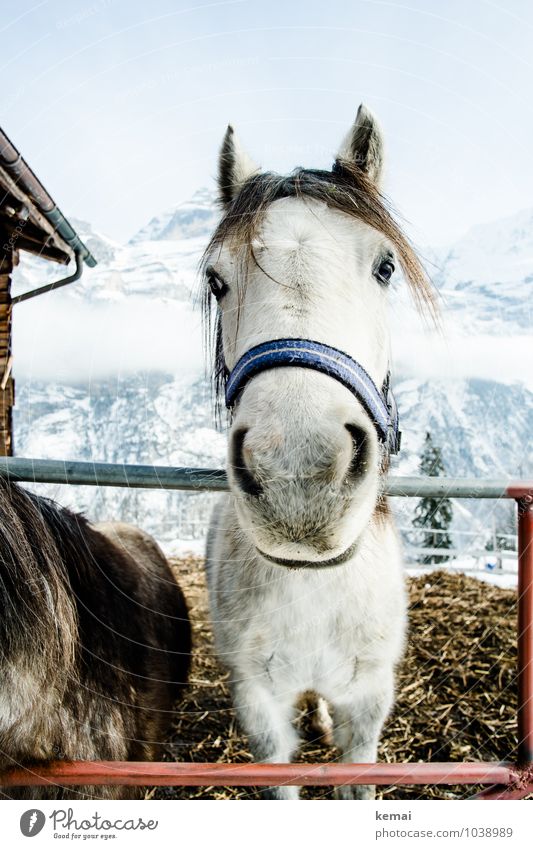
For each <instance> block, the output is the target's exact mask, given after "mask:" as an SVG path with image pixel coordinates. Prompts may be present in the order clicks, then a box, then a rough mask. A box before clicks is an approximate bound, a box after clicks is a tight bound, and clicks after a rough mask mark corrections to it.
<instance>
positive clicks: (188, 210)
mask: <svg viewBox="0 0 533 849" xmlns="http://www.w3.org/2000/svg"><path fill="white" fill-rule="evenodd" d="M219 217H220V211H219V210H218V208H217V205H216V196H215V194H214V193H213V192H211V191H209V189H205V188H203V189H198V191H197V192H195V193H194V195H193V196H192V198H191V199H190V200H188V201H185V202H184V203H180V204H179V205H178V206H176V207H173V208H172V209H170V210H167V212H164V213H163V214H162V215H158V216H156V217H155V218H152V220H151V221H150V222H149V223H148V224H147V225H146V226H145V227H143V228H142V229H141V230H139V231H138V233H136V234H135V235H134V236H133V237H132V238H131V239H130V244H132V245H133V244H137V243H138V242H153V241H171V242H176V241H180V240H183V239H194V238H197V237H205V238H206V240H207V238H209V236H210V235H211V233H212V232H213V230H214V229H215V226H216V224H217V222H218V219H219Z"/></svg>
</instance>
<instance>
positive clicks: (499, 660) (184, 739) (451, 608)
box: [148, 557, 517, 799]
mask: <svg viewBox="0 0 533 849" xmlns="http://www.w3.org/2000/svg"><path fill="white" fill-rule="evenodd" d="M172 566H173V569H174V570H175V574H176V576H177V578H178V580H179V582H180V584H181V586H182V588H183V590H184V592H185V594H186V596H187V600H188V603H189V608H190V615H191V620H192V623H193V638H194V657H193V663H192V669H191V675H190V684H189V686H188V689H187V692H186V694H185V696H184V698H183V699H182V701H181V703H180V704H179V705H178V706H177V713H176V721H175V724H174V728H173V733H172V736H171V738H170V739H169V741H168V744H167V747H166V759H168V760H175V761H197V762H200V761H204V762H205V761H210V762H234V763H246V762H250V761H252V756H251V754H250V752H249V751H248V747H247V742H246V739H245V737H244V736H243V735H242V734H241V733H240V731H239V728H238V726H237V723H236V719H235V713H234V711H233V708H232V706H231V700H230V694H229V690H228V686H227V675H226V673H225V672H224V671H223V670H222V669H221V668H220V666H219V664H218V663H217V660H216V658H215V656H214V653H213V640H212V634H211V629H210V625H209V616H208V610H207V593H206V588H205V581H204V575H203V569H202V561H201V560H200V559H198V558H194V557H190V558H182V559H179V560H178V559H175V560H173V561H172ZM408 586H409V597H410V608H409V622H410V627H409V638H408V647H407V652H406V655H405V658H404V661H403V663H402V665H401V667H400V669H399V670H398V676H397V699H396V705H395V708H394V711H393V713H392V715H391V716H390V718H389V720H388V721H387V724H386V726H385V729H384V731H383V734H382V738H381V745H380V750H379V759H380V760H381V761H387V762H391V761H461V760H466V761H476V760H494V761H499V760H507V759H512V758H513V756H514V751H515V747H516V719H515V717H516V699H517V687H516V645H515V640H516V637H515V633H516V631H515V629H516V624H515V623H516V593H515V592H514V591H513V590H503V589H500V588H498V587H494V586H490V585H488V584H485V583H482V582H480V581H477V580H475V579H473V578H468V577H466V576H463V575H457V574H454V575H450V574H448V573H446V572H443V571H438V572H434V573H432V574H431V575H429V576H427V575H425V576H422V577H419V578H408ZM297 721H298V723H299V725H300V727H301V729H302V733H303V737H304V742H303V744H302V747H301V750H300V754H299V757H298V760H299V761H302V762H309V761H321V762H332V761H335V760H336V759H338V752H337V751H336V750H335V749H334V748H332V747H329V746H327V745H325V744H324V743H323V742H322V741H321V740H319V739H316V732H313V731H312V730H311V727H310V723H309V721H308V717H307V716H306V714H305V711H304V710H302V712H301V715H300V717H299V718H298V720H297ZM472 792H474V791H473V788H468V787H435V788H432V787H403V788H395V787H381V788H378V792H377V795H378V798H386V799H420V798H422V799H427V798H439V799H446V798H463V797H468V796H469V795H471V794H472ZM302 795H303V796H304V797H307V798H331V796H332V788H325V787H322V788H318V787H317V788H308V789H304V791H303V794H302ZM257 797H258V794H257V793H256V791H255V790H254V789H253V788H216V787H205V788H204V787H197V788H196V787H191V788H186V787H185V788H181V787H160V788H153V789H152V790H150V791H149V793H148V798H156V799H169V798H171V799H190V798H195V799H250V798H252V799H253V798H257Z"/></svg>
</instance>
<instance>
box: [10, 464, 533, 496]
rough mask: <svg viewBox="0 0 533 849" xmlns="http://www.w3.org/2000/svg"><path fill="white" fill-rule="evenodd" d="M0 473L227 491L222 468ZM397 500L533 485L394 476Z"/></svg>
mask: <svg viewBox="0 0 533 849" xmlns="http://www.w3.org/2000/svg"><path fill="white" fill-rule="evenodd" d="M0 474H3V475H5V476H6V477H8V478H10V479H12V480H18V481H26V482H32V483H57V484H77V485H83V486H123V487H130V488H132V489H183V490H189V491H194V492H203V491H222V490H227V489H228V481H227V476H226V472H225V471H224V470H223V469H197V468H187V467H172V466H141V465H126V464H122V463H87V462H80V461H77V460H39V459H28V458H22V457H0ZM385 492H386V494H387V495H390V496H394V497H410V498H411V497H414V498H416V497H422V496H426V495H428V496H434V497H439V496H441V497H448V498H526V499H527V498H531V499H533V481H512V480H506V479H504V478H494V479H483V480H480V479H476V478H444V477H439V478H437V477H390V478H388V480H387V482H386V486H385Z"/></svg>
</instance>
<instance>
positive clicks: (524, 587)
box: [0, 458, 533, 799]
mask: <svg viewBox="0 0 533 849" xmlns="http://www.w3.org/2000/svg"><path fill="white" fill-rule="evenodd" d="M0 472H1V473H2V474H7V475H9V476H10V477H11V478H13V479H17V480H26V481H32V482H51V483H78V484H90V485H104V486H105V485H108V486H130V487H139V488H158V489H159V488H165V489H195V490H201V489H218V490H220V489H225V488H227V482H226V480H225V476H224V473H223V472H221V470H209V469H165V468H157V467H147V466H112V465H106V464H92V463H74V462H72V463H64V462H61V461H45V460H23V459H19V458H8V459H3V458H2V460H1V461H0ZM387 491H388V493H389V494H390V495H394V496H407V497H413V496H420V495H431V494H433V495H436V496H438V495H444V494H446V495H447V496H455V497H462V498H513V499H515V501H516V504H517V512H518V621H517V645H518V714H517V736H518V748H517V760H516V763H506V762H502V763H488V762H487V763H484V762H473V763H461V762H459V763H405V764H404V763H381V764H380V763H377V764H344V763H343V764H316V763H315V764H265V763H260V764H220V763H149V762H140V763H134V762H131V761H127V762H122V761H72V762H67V761H56V762H52V763H48V764H46V765H43V766H35V767H28V766H25V767H22V766H18V767H15V768H13V769H11V770H9V771H7V772H4V773H3V774H0V785H3V786H22V785H26V786H34V785H46V784H60V785H64V786H65V785H76V784H94V785H99V784H129V785H152V786H153V785H181V786H188V787H193V786H256V787H265V786H272V785H282V784H293V785H341V784H343V785H346V784H381V785H384V784H386V785H388V784H396V785H401V784H411V785H421V784H464V785H476V784H482V785H486V788H485V789H484V790H483V791H482V792H480V793H478V794H477V795H476V796H475V797H474V798H476V799H523V798H524V797H525V796H527V795H528V794H530V793H533V482H529V481H519V482H515V483H512V484H511V485H509V484H506V483H504V482H501V481H473V480H469V481H467V480H460V479H455V480H454V479H445V478H433V479H431V478H392V479H391V480H390V482H389V485H388V487H387Z"/></svg>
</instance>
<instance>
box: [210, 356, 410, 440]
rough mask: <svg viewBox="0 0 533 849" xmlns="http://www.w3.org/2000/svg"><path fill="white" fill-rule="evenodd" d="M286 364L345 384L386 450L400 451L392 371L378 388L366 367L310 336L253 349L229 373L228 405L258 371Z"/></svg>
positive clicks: (227, 387)
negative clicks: (316, 372)
mask: <svg viewBox="0 0 533 849" xmlns="http://www.w3.org/2000/svg"><path fill="white" fill-rule="evenodd" d="M287 366H298V367H299V368H310V369H313V370H314V371H320V372H322V373H323V374H327V375H329V376H330V377H333V378H335V380H338V381H339V383H342V384H343V386H346V388H347V389H349V390H350V392H352V393H353V394H354V395H355V397H356V398H357V399H358V400H359V401H360V402H361V404H362V405H363V407H364V408H365V410H366V412H367V413H368V415H369V416H370V418H371V419H372V422H373V423H374V426H375V428H376V430H377V432H378V436H379V438H380V440H381V441H382V442H383V443H384V444H385V446H386V448H387V451H388V452H389V453H390V454H397V453H398V451H399V450H400V438H401V433H400V431H399V429H398V411H397V408H396V402H395V400H394V396H393V394H392V390H391V387H390V371H389V372H387V377H386V378H385V382H384V383H383V387H382V388H381V390H379V389H378V387H377V386H376V384H375V383H374V381H373V380H372V378H371V377H370V375H369V374H368V373H367V372H366V371H365V369H364V368H363V366H362V365H361V364H360V363H358V362H357V361H356V360H354V359H352V357H349V356H348V354H344V353H343V352H342V351H339V350H338V349H337V348H332V347H330V346H329V345H323V344H322V343H321V342H312V341H311V340H310V339H273V340H272V341H271V342H263V343H262V344H261V345H256V346H255V347H254V348H250V350H249V351H247V352H246V353H245V354H243V356H242V357H241V358H240V360H239V361H238V362H237V364H236V365H235V367H234V369H233V370H232V371H231V372H230V373H229V375H228V379H227V383H226V407H229V408H231V407H233V406H234V405H235V403H236V401H237V398H238V396H239V394H240V393H241V392H242V390H243V389H244V387H245V386H246V384H247V383H248V381H249V380H251V379H252V377H255V375H256V374H259V373H260V372H262V371H267V370H268V369H273V368H280V367H287Z"/></svg>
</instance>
